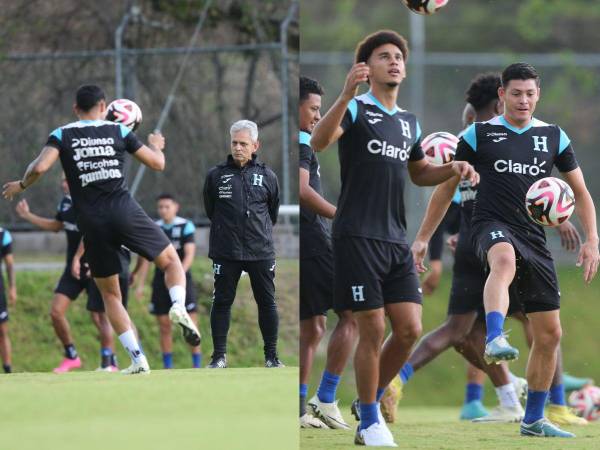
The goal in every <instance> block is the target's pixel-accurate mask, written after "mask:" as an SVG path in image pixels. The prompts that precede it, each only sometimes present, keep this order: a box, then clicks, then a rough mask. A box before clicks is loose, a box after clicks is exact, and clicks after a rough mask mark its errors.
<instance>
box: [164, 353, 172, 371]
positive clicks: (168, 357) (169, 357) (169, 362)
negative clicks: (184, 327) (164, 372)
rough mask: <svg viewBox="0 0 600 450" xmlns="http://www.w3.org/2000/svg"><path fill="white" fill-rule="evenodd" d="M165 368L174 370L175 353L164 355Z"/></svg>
mask: <svg viewBox="0 0 600 450" xmlns="http://www.w3.org/2000/svg"><path fill="white" fill-rule="evenodd" d="M162 359H163V368H164V369H172V368H173V353H163V354H162Z"/></svg>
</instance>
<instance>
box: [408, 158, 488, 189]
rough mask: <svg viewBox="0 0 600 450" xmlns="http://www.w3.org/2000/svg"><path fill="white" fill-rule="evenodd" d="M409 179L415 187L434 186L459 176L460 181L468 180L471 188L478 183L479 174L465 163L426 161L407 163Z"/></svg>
mask: <svg viewBox="0 0 600 450" xmlns="http://www.w3.org/2000/svg"><path fill="white" fill-rule="evenodd" d="M408 173H409V174H410V179H411V180H412V182H413V183H414V184H416V185H417V186H435V185H438V184H440V183H443V182H444V181H446V180H448V179H450V178H452V177H453V176H455V175H459V176H460V179H462V180H468V181H470V182H471V184H472V185H473V186H475V185H477V184H478V183H479V174H478V173H477V172H476V171H475V169H474V168H473V166H472V165H471V164H469V163H468V162H466V161H453V162H451V163H448V164H442V165H439V166H438V165H436V164H431V163H430V162H428V161H427V160H426V159H420V160H418V161H409V162H408Z"/></svg>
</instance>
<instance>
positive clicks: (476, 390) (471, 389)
mask: <svg viewBox="0 0 600 450" xmlns="http://www.w3.org/2000/svg"><path fill="white" fill-rule="evenodd" d="M481 399H483V386H482V385H481V384H477V383H469V384H467V387H466V389H465V403H470V402H474V401H476V400H479V401H481Z"/></svg>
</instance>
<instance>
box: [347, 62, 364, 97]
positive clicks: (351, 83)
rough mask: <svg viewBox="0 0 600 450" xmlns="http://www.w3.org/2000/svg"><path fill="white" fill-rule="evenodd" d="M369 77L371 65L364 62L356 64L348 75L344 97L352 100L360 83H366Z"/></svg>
mask: <svg viewBox="0 0 600 450" xmlns="http://www.w3.org/2000/svg"><path fill="white" fill-rule="evenodd" d="M368 79H369V66H367V64H366V63H364V62H360V63H356V64H354V65H353V66H352V68H351V69H350V72H348V75H347V76H346V82H345V83H344V90H343V91H342V97H343V98H344V99H345V100H347V101H350V100H352V99H353V98H354V97H356V94H357V92H358V86H359V85H360V83H366V82H367V81H368Z"/></svg>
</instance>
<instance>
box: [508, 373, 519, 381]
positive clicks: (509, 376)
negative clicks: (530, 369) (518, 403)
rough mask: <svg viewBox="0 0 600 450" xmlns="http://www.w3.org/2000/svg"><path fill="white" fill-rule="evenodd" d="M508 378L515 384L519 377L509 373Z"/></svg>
mask: <svg viewBox="0 0 600 450" xmlns="http://www.w3.org/2000/svg"><path fill="white" fill-rule="evenodd" d="M508 378H509V379H510V382H511V383H514V382H515V381H516V379H517V376H516V375H515V374H514V373H512V372H510V371H509V372H508Z"/></svg>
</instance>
